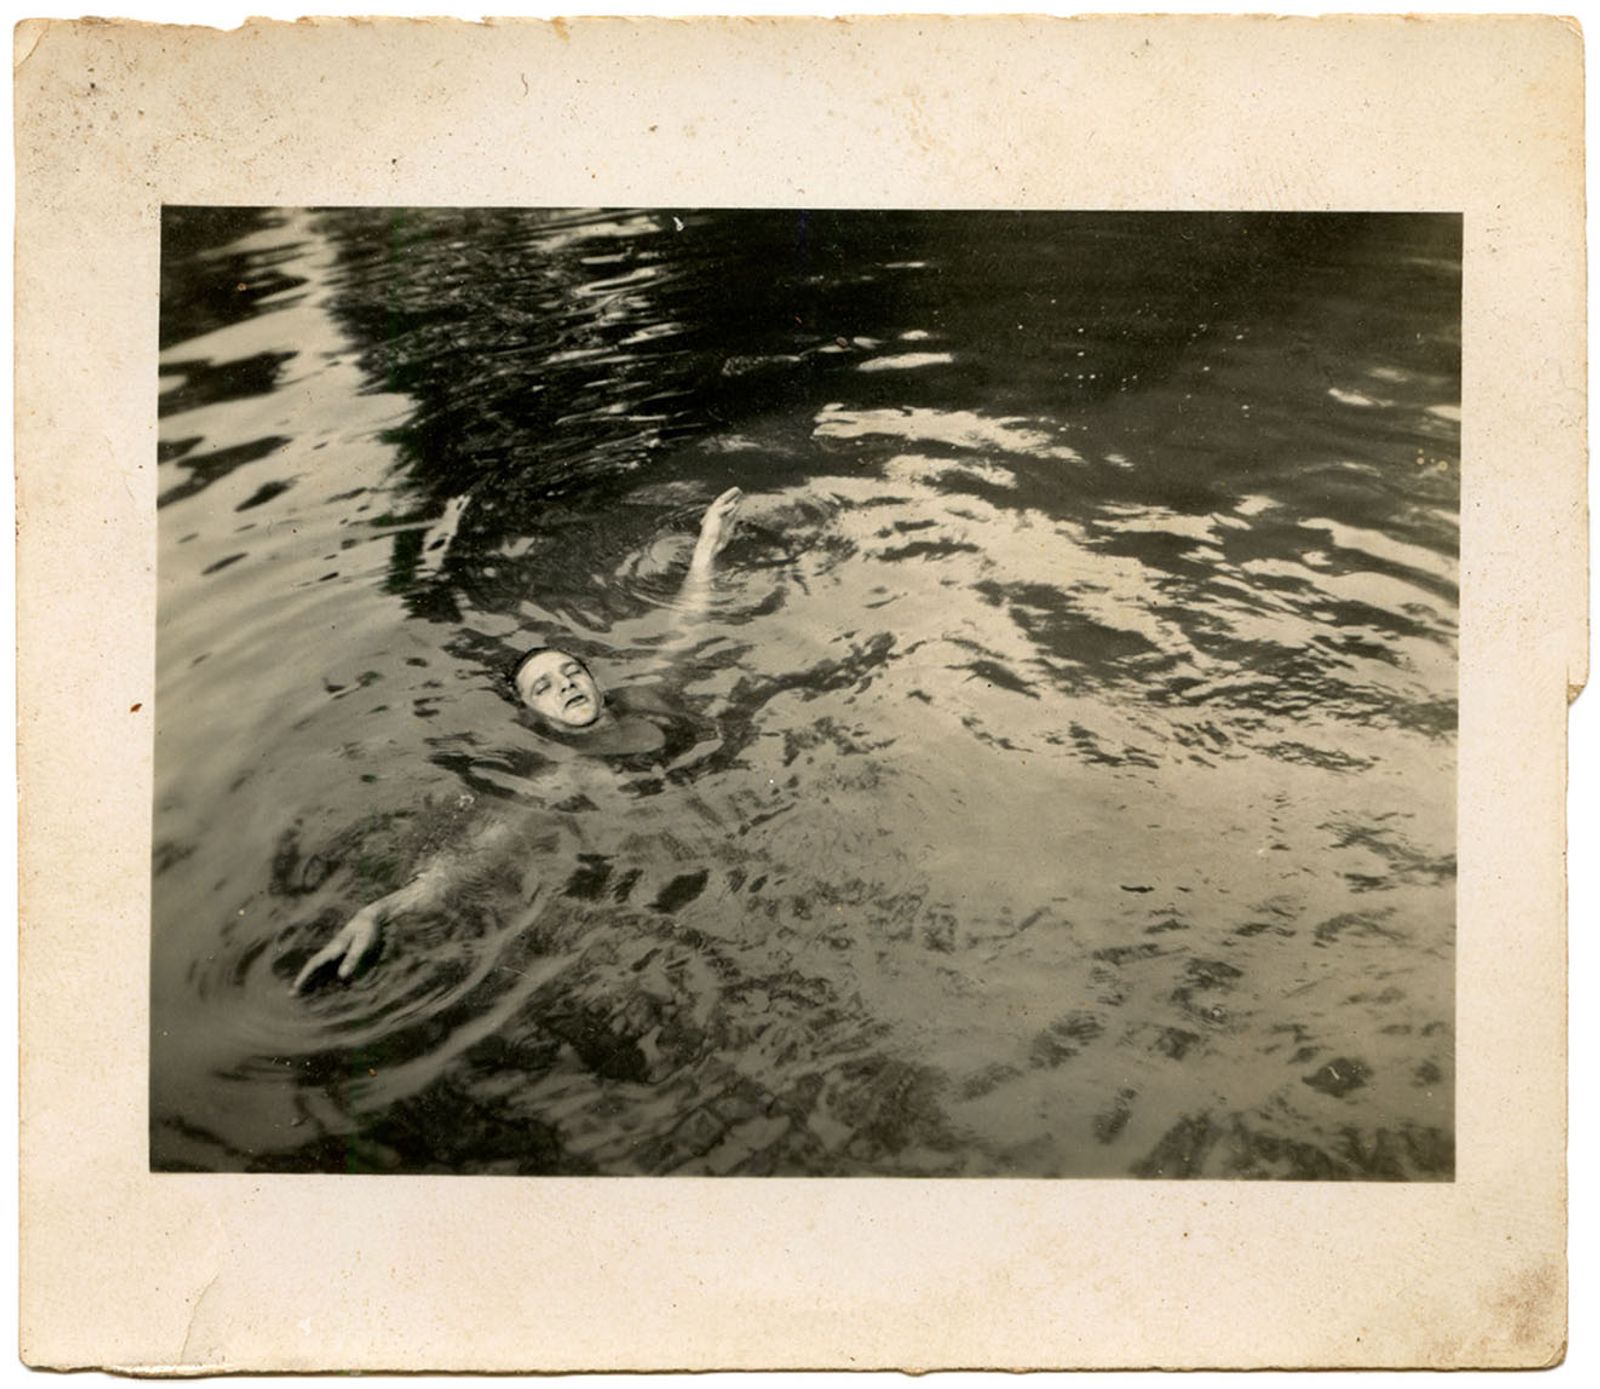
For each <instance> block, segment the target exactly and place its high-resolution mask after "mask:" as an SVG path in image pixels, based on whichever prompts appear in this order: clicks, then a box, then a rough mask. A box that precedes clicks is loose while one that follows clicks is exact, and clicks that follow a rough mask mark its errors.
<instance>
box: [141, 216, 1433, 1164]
mask: <svg viewBox="0 0 1600 1389" xmlns="http://www.w3.org/2000/svg"><path fill="white" fill-rule="evenodd" d="M1459 295H1460V224H1459V220H1458V219H1456V218H1453V217H1399V216H1372V217H1361V216H1315V217H1313V216H1283V217H1273V216H1264V215H1251V216H1243V215H1240V216H1231V215H1218V214H1207V215H1177V214H1172V215H1166V214H1163V215H1099V214H1096V215H1087V214H1054V215H1045V214H1029V215H997V214H948V213H947V214H877V213H823V212H811V213H799V212H761V213H741V212H719V213H705V212H694V211H688V210H682V211H678V212H676V213H674V212H670V211H667V212H620V211H605V212H588V213H555V212H544V211H530V210H525V209H517V210H507V209H499V210H497V209H471V210H452V209H443V210H441V209H434V210H423V211H395V210H387V209H362V210H323V211H277V210H253V209H185V208H176V209H169V210H168V212H167V215H166V219H165V223H164V228H163V279H162V344H161V346H162V353H161V371H162V376H161V381H160V397H159V409H160V416H161V434H160V438H161V444H160V450H161V452H160V459H161V462H160V477H161V485H160V499H159V506H160V512H159V532H160V560H159V583H160V607H159V639H158V700H157V733H156V754H157V756H156V773H157V787H156V805H155V861H154V874H155V878H154V884H155V906H154V920H153V939H152V1003H153V1014H152V1072H151V1154H152V1163H153V1165H154V1166H155V1167H157V1168H163V1169H206V1170H239V1169H246V1170H294V1171H300V1170H339V1171H343V1170H350V1171H450V1172H519V1173H554V1172H565V1173H590V1172H593V1173H669V1172H670V1173H713V1174H724V1173H732V1174H765V1173H782V1174H815V1175H851V1174H882V1175H889V1174H936V1175H985V1176H992V1175H1006V1174H1015V1175H1024V1176H1129V1175H1138V1176H1167V1177H1176V1176H1195V1175H1200V1176H1208V1177H1232V1176H1242V1177H1263V1176H1267V1177H1292V1178H1317V1179H1321V1178H1349V1177H1356V1178H1431V1179H1438V1178H1448V1177H1450V1176H1451V1175H1452V1174H1453V1138H1452V1135H1453V1106H1452V1094H1453V1085H1454V1071H1453V1055H1454V1043H1453V1033H1452V1025H1453V1013H1454V1009H1453V960H1454V887H1455V860H1454V834H1455V831H1454V790H1455V772H1454V768H1455V733H1456V703H1455V690H1456V619H1457V590H1456V579H1457V533H1458V524H1459V517H1458V505H1459V469H1458V457H1459V438H1458V435H1459V410H1458V404H1459V394H1460V392H1459V378H1460V369H1459V356H1460V340H1459ZM730 485H737V486H739V487H741V488H743V489H744V491H745V493H746V494H747V501H746V504H745V509H744V513H743V520H742V524H741V529H740V532H739V535H738V537H737V538H736V540H735V541H734V543H733V544H732V546H731V547H730V548H729V549H728V551H727V552H726V553H725V555H724V556H723V566H722V570H721V572H720V575H719V579H718V584H717V590H716V595H715V601H714V604H713V606H712V608H711V610H710V611H709V613H707V614H706V615H705V617H704V618H703V619H702V620H700V621H698V622H695V621H693V620H691V619H690V616H689V615H688V614H686V613H685V611H684V609H683V607H682V605H681V603H680V601H679V599H678V597H677V590H678V585H679V582H680V580H681V577H682V573H683V567H684V564H685V561H686V558H687V553H688V547H689V544H690V542H691V539H692V535H693V530H694V526H695V522H696V517H697V516H698V514H699V511H700V510H701V509H702V508H703V507H704V505H705V504H706V502H707V501H709V499H710V498H711V497H712V496H714V495H716V493H717V492H719V491H721V490H722V489H723V488H725V487H727V486H730ZM548 640H556V641H560V642H563V643H565V644H567V645H568V646H569V647H570V648H571V649H574V650H577V651H579V652H581V653H582V654H584V655H585V656H586V657H588V658H589V659H590V660H591V661H592V663H593V664H594V666H595V668H596V671H597V673H598V674H599V675H600V677H601V679H602V682H603V683H604V684H606V685H607V686H608V688H610V689H612V690H613V691H614V692H619V697H620V698H622V699H623V700H624V702H626V700H627V699H629V698H630V697H633V696H641V697H642V696H645V695H648V696H649V701H650V702H652V703H654V704H656V705H659V706H660V707H662V708H665V709H667V710H670V711H671V713H670V716H669V717H668V718H667V719H666V722H667V724H668V732H669V736H668V739H667V748H666V750H665V752H664V754H663V755H662V756H660V757H657V758H654V759H651V758H644V759H623V760H613V761H609V762H608V761H606V760H603V759H592V758H574V757H572V756H569V755H567V754H566V753H565V752H564V751H563V750H561V749H560V748H556V747H553V746H552V745H551V744H550V743H549V741H548V740H546V739H543V738H541V737H540V736H539V735H538V734H537V733H536V732H535V731H534V730H532V729H531V728H529V727H527V726H526V725H525V724H524V723H523V722H520V721H519V720H518V718H517V715H516V710H515V709H514V708H513V706H512V705H511V703H510V702H509V701H508V700H507V698H506V692H505V689H504V685H503V682H502V680H501V678H500V672H501V671H502V669H503V668H504V665H505V663H506V662H507V661H508V660H509V659H511V658H512V657H513V656H514V654H515V653H516V652H517V651H518V650H520V649H521V648H522V647H525V646H527V645H529V644H531V643H533V642H535V641H548ZM489 823H504V824H507V825H510V826H511V827H512V830H513V838H512V840H511V851H510V852H507V853H505V854H502V855H500V856H498V859H497V860H496V861H493V862H490V861H480V862H478V863H477V865H476V868H475V870H474V872H473V873H471V874H469V875H467V877H466V879H465V881H464V882H463V885H462V888H461V890H460V892H459V893H458V894H457V895H456V897H455V898H454V899H453V901H452V904H451V906H450V908H449V910H447V911H445V912H442V913H437V914H433V915H430V916H425V917H422V918H417V919H413V920H410V921H408V922H405V923H401V924H397V925H396V927H395V928H394V929H393V930H392V931H391V932H390V935H389V938H388V940H387V942H386V945H385V950H384V953H383V956H382V958H381V959H380V960H379V961H378V962H377V963H376V964H375V965H374V967H373V968H372V969H370V970H369V971H367V972H366V973H364V974H363V975H362V976H360V977H359V978H358V979H357V980H355V981H354V982H353V983H351V984H350V985H348V986H345V987H339V986H330V987H326V988H323V989H320V990H318V991H316V992H314V993H313V994H311V995H310V996H309V997H305V998H297V997H295V996H293V995H292V994H291V993H290V991H289V987H288V985H289V981H290V980H292V978H293V977H294V974H295V972H296V971H297V969H298V968H299V966H300V964H301V963H303V961H304V960H305V959H306V958H307V957H308V956H309V955H310V954H311V952H312V951H314V950H315V949H316V948H317V947H318V946H319V945H321V944H322V943H324V942H325V941H326V940H327V939H328V937H329V936H330V934H331V933H332V931H334V930H335V929H337V927H338V925H339V924H340V923H341V922H342V921H343V920H344V919H346V918H347V917H348V916H349V915H350V914H351V913H352V912H353V911H354V910H356V909H357V908H358V907H359V906H361V905H362V904H363V903H365V902H367V901H370V900H372V899H373V898H375V897H377V896H379V895H381V894H382V893H384V892H387V891H389V890H391V889H392V888H394V887H396V886H398V885H399V884H400V883H402V882H404V881H405V880H406V879H407V878H408V877H409V876H410V875H411V874H412V873H414V872H415V871H416V870H417V869H418V868H419V867H420V866H422V864H423V863H425V862H427V861H428V860H429V858H430V855H433V854H436V853H439V852H449V851H450V850H451V849H452V847H453V846H460V845H461V844H462V843H464V842H468V841H470V839H471V837H472V836H473V835H474V834H475V833H477V832H479V831H480V830H481V829H482V828H483V827H484V826H485V825H486V824H489Z"/></svg>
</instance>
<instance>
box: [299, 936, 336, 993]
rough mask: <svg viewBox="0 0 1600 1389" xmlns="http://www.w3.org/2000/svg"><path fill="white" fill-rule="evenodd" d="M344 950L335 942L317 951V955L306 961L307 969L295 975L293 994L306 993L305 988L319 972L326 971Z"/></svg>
mask: <svg viewBox="0 0 1600 1389" xmlns="http://www.w3.org/2000/svg"><path fill="white" fill-rule="evenodd" d="M342 949H343V947H342V946H340V945H339V944H338V943H337V942H335V943H334V944H332V945H325V946H323V947H322V949H321V950H319V951H317V953H316V954H315V955H313V956H312V957H311V958H310V959H309V960H307V961H306V963H305V967H304V968H303V969H302V970H301V971H300V973H299V974H297V975H295V977H294V988H293V990H292V992H294V993H303V992H305V987H306V985H307V984H309V983H310V982H311V980H312V978H313V977H314V976H315V975H316V974H317V973H318V972H319V971H321V970H323V969H325V968H326V967H327V966H328V965H330V964H332V963H333V962H334V961H335V960H337V959H338V958H339V955H340V952H341V950H342Z"/></svg>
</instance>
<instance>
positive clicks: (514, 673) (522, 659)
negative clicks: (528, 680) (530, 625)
mask: <svg viewBox="0 0 1600 1389" xmlns="http://www.w3.org/2000/svg"><path fill="white" fill-rule="evenodd" d="M555 649H556V648H555V647H553V646H530V647H529V648H528V649H527V650H526V651H524V652H523V653H522V654H521V655H520V656H518V657H517V658H516V660H514V661H512V662H511V664H510V665H508V666H507V667H506V684H507V685H509V686H510V687H511V693H512V694H516V693H517V677H518V676H519V675H521V674H522V668H523V666H525V665H527V664H528V662H529V661H531V660H532V659H533V658H534V657H535V656H542V655H544V653H545V652H546V651H554V650H555ZM563 654H565V653H563Z"/></svg>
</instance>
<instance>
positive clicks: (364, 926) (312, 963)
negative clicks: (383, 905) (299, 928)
mask: <svg viewBox="0 0 1600 1389" xmlns="http://www.w3.org/2000/svg"><path fill="white" fill-rule="evenodd" d="M382 931H383V920H382V918H381V917H380V915H379V914H378V911H377V909H376V905H374V906H371V907H363V908H362V909H361V910H360V911H358V912H357V913H356V914H355V915H354V916H353V917H351V918H350V920H349V921H347V922H346V923H345V924H344V927H343V929H342V930H340V932H339V934H338V935H336V936H335V937H334V938H333V939H332V940H331V941H329V942H328V943H327V944H326V945H325V946H323V947H322V949H321V950H319V951H317V953H316V954H315V955H313V956H312V957H311V958H310V959H309V960H307V961H306V963H305V967H304V968H303V969H301V971H300V973H299V974H297V975H296V976H295V980H294V992H295V993H304V992H305V990H306V989H307V987H308V986H309V985H310V983H311V981H312V980H313V979H315V978H316V977H317V975H319V974H321V973H322V971H323V970H325V969H327V968H328V967H329V966H330V965H334V964H337V965H338V967H339V969H338V974H339V978H340V979H341V980H346V979H349V978H350V976H351V975H353V974H354V973H355V972H356V971H357V970H358V969H360V968H361V966H362V964H363V963H364V962H365V961H366V959H367V957H368V956H369V955H371V954H372V952H373V950H374V949H375V948H376V947H377V944H378V940H379V938H380V936H381V935H382Z"/></svg>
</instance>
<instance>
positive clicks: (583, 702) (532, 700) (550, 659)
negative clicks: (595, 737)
mask: <svg viewBox="0 0 1600 1389" xmlns="http://www.w3.org/2000/svg"><path fill="white" fill-rule="evenodd" d="M517 694H518V695H519V696H520V697H521V699H522V702H523V703H524V704H526V705H527V706H528V708H530V709H532V710H533V711H534V713H536V714H538V715H539V716H540V717H541V718H544V719H547V720H548V721H549V722H551V723H553V724H555V725H557V726H558V727H561V728H587V727H588V726H589V725H590V724H592V723H593V722H594V721H595V720H596V719H598V718H599V717H600V688H599V686H597V685H596V684H595V683H594V676H592V675H590V674H589V670H588V667H587V666H585V665H584V664H583V662H582V661H580V660H579V659H578V658H577V657H576V656H569V655H567V654H566V653H565V652H563V651H541V652H540V653H539V654H538V655H537V656H535V657H533V659H532V660H530V661H529V662H528V663H527V665H525V666H523V668H522V669H521V670H520V671H518V672H517Z"/></svg>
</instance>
